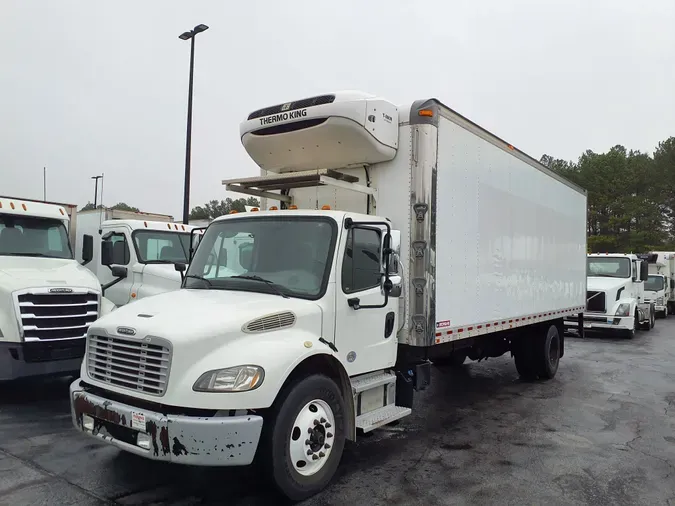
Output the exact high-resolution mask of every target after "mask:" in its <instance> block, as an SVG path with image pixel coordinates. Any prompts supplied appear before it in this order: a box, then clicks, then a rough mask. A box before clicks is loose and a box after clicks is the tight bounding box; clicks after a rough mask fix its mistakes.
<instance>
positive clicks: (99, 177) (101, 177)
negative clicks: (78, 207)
mask: <svg viewBox="0 0 675 506" xmlns="http://www.w3.org/2000/svg"><path fill="white" fill-rule="evenodd" d="M91 178H92V179H93V180H94V181H96V183H95V185H94V209H96V204H97V203H98V200H97V199H98V180H99V179H103V175H100V176H91ZM102 187H103V181H101V188H102Z"/></svg>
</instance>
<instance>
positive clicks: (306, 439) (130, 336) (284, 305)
mask: <svg viewBox="0 0 675 506" xmlns="http://www.w3.org/2000/svg"><path fill="white" fill-rule="evenodd" d="M240 128H241V140H242V143H243V146H244V148H245V149H246V151H247V152H248V154H249V155H250V156H251V158H252V159H253V160H254V161H255V162H256V163H257V164H258V165H259V166H260V167H261V168H262V170H264V171H265V172H264V174H263V175H261V176H260V177H255V178H246V179H239V180H228V181H224V184H225V185H226V188H227V189H228V190H230V191H238V192H240V193H243V194H245V195H254V196H257V197H262V198H263V199H265V200H266V202H267V203H266V204H265V206H264V209H265V210H259V211H255V210H253V209H252V210H251V212H246V213H235V214H231V215H228V216H224V217H221V218H218V219H216V220H214V221H213V222H212V223H211V224H210V225H209V226H208V228H207V229H206V231H205V233H204V236H203V237H202V239H201V242H200V244H199V246H198V248H197V250H196V253H195V255H194V258H192V261H191V263H190V266H189V268H188V269H187V272H186V274H185V281H184V284H183V286H182V288H181V289H180V290H177V291H174V292H169V293H164V294H160V295H157V296H155V297H151V298H148V299H145V300H142V301H139V302H137V303H135V304H133V305H131V306H125V307H122V308H120V309H117V310H116V311H115V312H114V313H112V314H111V315H108V316H106V317H104V318H101V319H100V320H98V321H97V322H96V324H95V325H94V326H93V327H92V328H91V329H90V330H89V334H88V348H87V356H86V359H85V360H84V362H83V366H82V372H81V379H79V380H77V381H75V382H73V383H72V385H71V388H70V395H71V406H72V416H73V423H74V425H75V427H76V428H77V429H78V430H80V431H82V432H84V433H86V434H88V435H91V436H94V437H97V438H99V440H101V441H105V442H107V443H109V444H112V445H115V446H117V447H118V448H121V449H123V450H126V451H128V452H131V453H135V454H137V455H141V456H144V457H147V458H149V459H154V460H161V461H171V462H177V463H185V464H191V465H198V466H241V465H247V464H250V463H251V462H253V461H254V457H255V460H256V461H257V462H258V463H259V464H260V465H261V467H262V469H263V470H264V471H265V472H266V473H267V476H269V477H270V478H271V480H272V482H273V483H274V484H275V485H276V487H277V488H278V489H279V490H280V491H281V492H282V493H283V494H285V495H286V496H287V497H289V498H291V499H293V500H299V499H303V498H306V497H308V496H311V495H313V494H315V493H316V492H318V491H319V490H321V489H322V488H324V487H325V486H326V485H327V484H328V483H329V482H330V481H331V479H332V477H333V475H334V474H335V471H336V469H337V467H338V464H339V462H340V458H341V456H342V452H343V448H344V445H345V441H346V440H350V441H354V440H355V439H356V437H357V434H361V433H367V432H369V431H372V430H374V429H376V428H378V427H381V426H383V425H386V424H389V423H392V422H394V421H396V420H399V419H401V418H403V417H405V416H406V415H409V414H410V413H411V410H412V409H413V407H414V402H413V397H414V392H415V391H419V390H423V389H424V388H425V387H426V386H427V385H428V384H429V382H430V380H431V363H432V361H433V360H434V359H435V358H436V357H449V356H454V357H459V358H462V360H463V357H466V356H468V357H469V358H470V359H472V360H481V359H485V358H488V357H498V356H500V355H503V354H505V353H511V354H513V356H514V357H515V365H516V369H517V371H518V373H519V374H520V376H521V377H523V378H525V379H527V380H532V379H536V378H539V379H542V380H547V379H551V378H553V377H554V376H555V374H556V371H557V369H558V364H559V359H560V358H561V357H562V356H563V354H564V350H565V341H564V332H563V331H564V324H563V319H564V317H565V316H567V315H576V316H575V317H577V318H578V317H579V315H581V314H582V312H583V309H584V305H585V300H586V297H585V294H586V193H585V191H584V190H582V189H581V188H579V187H577V186H575V185H574V184H572V183H570V182H568V181H566V180H565V179H563V178H561V177H560V176H558V175H556V174H555V173H553V172H551V171H549V170H548V169H547V168H546V167H544V166H543V165H541V164H540V163H539V162H537V161H536V160H535V159H533V158H531V157H529V156H527V155H526V154H525V153H523V152H522V151H520V150H518V149H516V148H515V147H514V146H512V145H511V144H509V143H507V142H505V141H503V140H501V139H500V138H498V137H496V136H495V135H493V134H491V133H490V132H488V131H487V130H485V129H483V128H481V127H480V126H478V125H477V124H475V123H473V122H471V121H470V120H468V119H467V118H465V117H463V116H461V115H460V114H458V113H457V112H455V111H453V110H452V109H450V108H448V107H447V106H445V105H443V104H442V103H441V102H439V101H438V100H436V99H429V100H418V101H415V102H412V103H409V104H407V105H404V106H402V107H397V106H395V105H394V104H392V103H390V102H389V101H387V100H384V99H381V98H378V97H375V96H372V95H368V94H364V93H360V92H342V93H333V94H328V95H322V96H317V97H311V98H305V99H301V100H297V101H292V102H288V103H285V104H279V105H276V106H271V107H265V108H263V109H260V110H257V111H255V112H253V113H251V115H249V117H248V119H247V120H246V121H244V122H243V123H242V124H241V127H240ZM272 203H273V204H274V205H268V204H272ZM179 268H181V267H180V266H179ZM459 358H456V362H457V363H459V362H461V361H462V360H459ZM418 402H419V401H418Z"/></svg>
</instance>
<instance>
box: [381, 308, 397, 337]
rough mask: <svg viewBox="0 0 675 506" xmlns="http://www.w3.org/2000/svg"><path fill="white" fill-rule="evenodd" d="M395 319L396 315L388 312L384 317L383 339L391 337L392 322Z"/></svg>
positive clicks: (392, 330)
mask: <svg viewBox="0 0 675 506" xmlns="http://www.w3.org/2000/svg"><path fill="white" fill-rule="evenodd" d="M395 319H396V313H394V312H393V311H390V312H389V313H387V315H386V316H385V317H384V338H385V339H387V338H388V337H389V336H391V333H392V332H394V320H395Z"/></svg>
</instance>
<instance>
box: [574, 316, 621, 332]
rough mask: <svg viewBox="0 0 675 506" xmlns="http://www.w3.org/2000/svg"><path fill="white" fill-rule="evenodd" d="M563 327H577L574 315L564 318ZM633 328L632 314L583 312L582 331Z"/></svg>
mask: <svg viewBox="0 0 675 506" xmlns="http://www.w3.org/2000/svg"><path fill="white" fill-rule="evenodd" d="M565 327H566V328H569V329H570V330H576V329H578V328H579V322H578V319H577V317H576V316H568V317H567V318H565ZM631 330H633V317H632V316H607V315H597V314H586V313H584V332H622V333H623V332H630V331H631Z"/></svg>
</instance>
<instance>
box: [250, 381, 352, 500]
mask: <svg viewBox="0 0 675 506" xmlns="http://www.w3.org/2000/svg"><path fill="white" fill-rule="evenodd" d="M344 417H345V402H344V399H343V398H342V394H341V392H340V389H339V387H338V386H337V385H336V383H335V382H334V381H333V380H332V379H330V378H328V377H326V376H323V375H319V374H315V375H312V376H308V377H306V378H302V379H300V380H298V381H296V382H293V383H291V384H290V385H288V386H287V387H286V388H285V389H284V391H283V392H282V393H281V395H280V396H279V398H278V399H277V400H276V401H275V403H274V406H273V408H272V414H271V416H270V418H269V421H268V420H266V426H263V435H262V438H261V455H260V457H261V460H260V463H261V464H262V465H263V467H264V468H265V470H266V472H267V474H268V477H269V478H270V479H271V481H272V482H273V483H274V485H275V486H276V488H277V489H278V490H279V492H281V493H282V494H283V495H285V496H286V497H287V498H289V499H291V500H292V501H301V500H303V499H307V498H308V497H311V496H313V495H314V494H316V493H318V492H320V491H321V490H323V489H324V488H325V487H326V486H327V485H328V483H330V481H331V479H332V478H333V475H334V474H335V471H336V470H337V468H338V465H339V464H340V459H341V458H342V452H343V450H344V445H345V419H344Z"/></svg>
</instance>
